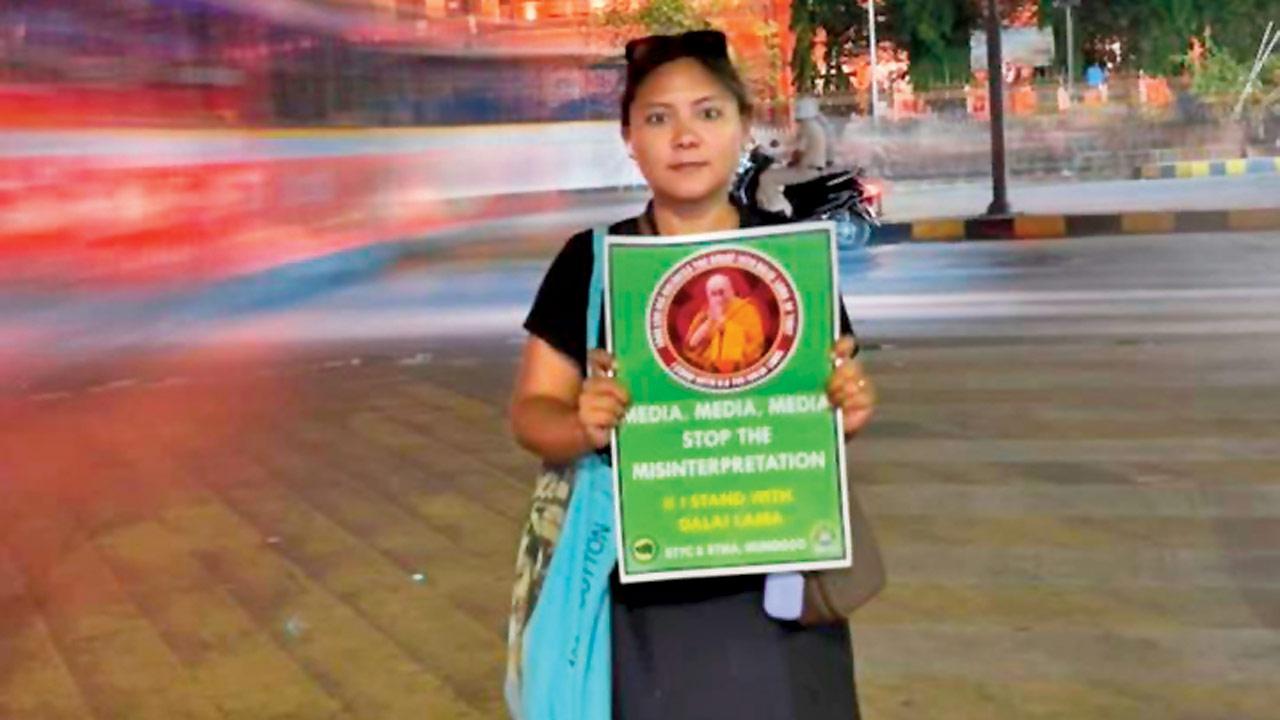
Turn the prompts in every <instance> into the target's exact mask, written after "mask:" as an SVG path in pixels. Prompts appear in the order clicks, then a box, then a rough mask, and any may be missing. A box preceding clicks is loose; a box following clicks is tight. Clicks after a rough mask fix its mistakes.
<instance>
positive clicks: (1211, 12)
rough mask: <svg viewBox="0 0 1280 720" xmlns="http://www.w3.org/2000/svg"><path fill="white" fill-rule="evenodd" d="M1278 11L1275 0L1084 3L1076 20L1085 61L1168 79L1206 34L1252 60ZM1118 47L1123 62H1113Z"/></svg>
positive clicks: (1103, 0)
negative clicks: (1194, 41)
mask: <svg viewBox="0 0 1280 720" xmlns="http://www.w3.org/2000/svg"><path fill="white" fill-rule="evenodd" d="M1277 10H1278V8H1277V6H1276V2H1275V0H1083V2H1082V3H1081V6H1080V8H1079V10H1078V12H1076V14H1075V17H1076V18H1077V30H1078V37H1079V38H1080V40H1081V45H1082V47H1083V49H1084V52H1085V55H1086V59H1088V60H1094V61H1098V60H1110V61H1114V62H1118V63H1119V64H1120V65H1122V66H1124V67H1128V68H1129V69H1131V70H1135V71H1136V70H1145V71H1147V72H1148V73H1152V74H1157V75H1168V74H1171V73H1174V72H1177V71H1180V70H1181V69H1183V61H1184V58H1185V53H1186V50H1187V46H1188V43H1189V42H1190V41H1191V38H1192V37H1196V36H1200V37H1204V35H1205V34H1206V32H1207V33H1208V35H1209V36H1210V39H1211V40H1212V42H1214V43H1215V44H1216V45H1217V46H1218V48H1219V50H1221V51H1223V52H1226V53H1227V54H1229V55H1230V56H1232V57H1235V58H1246V57H1247V58H1253V56H1254V53H1255V52H1256V51H1257V47H1258V42H1259V41H1261V39H1262V28H1264V27H1265V26H1266V23H1267V21H1268V20H1271V19H1275V20H1276V21H1278V22H1280V12H1278V11H1277ZM1059 14H1061V13H1060V12H1059ZM1115 42H1119V44H1120V57H1118V58H1116V57H1110V50H1109V48H1110V46H1111V45H1112V44H1113V43H1115Z"/></svg>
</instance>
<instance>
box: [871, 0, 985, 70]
mask: <svg viewBox="0 0 1280 720" xmlns="http://www.w3.org/2000/svg"><path fill="white" fill-rule="evenodd" d="M886 4H887V5H888V8H887V9H886V11H885V15H886V22H885V26H884V30H885V32H886V35H887V36H888V37H889V38H891V39H892V40H893V41H894V42H895V43H896V44H897V45H899V46H900V47H905V48H906V49H907V50H908V51H909V52H910V53H911V80H912V82H913V83H914V84H915V85H916V87H918V88H927V87H929V86H931V85H938V84H952V83H956V82H963V81H964V80H965V79H967V78H968V76H969V36H970V35H971V34H972V33H973V31H974V30H975V29H976V28H977V27H978V26H979V25H981V23H982V15H981V14H980V12H979V8H978V7H977V5H976V4H975V3H972V2H956V1H955V0H888V2H887V3H886Z"/></svg>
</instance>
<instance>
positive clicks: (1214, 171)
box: [1134, 157, 1280, 180]
mask: <svg viewBox="0 0 1280 720" xmlns="http://www.w3.org/2000/svg"><path fill="white" fill-rule="evenodd" d="M1276 174H1280V157H1256V158H1238V159H1236V160H1191V161H1182V162H1168V163H1151V164H1148V165H1143V166H1142V167H1141V168H1139V169H1138V171H1137V172H1136V173H1134V175H1135V178H1136V179H1138V180H1171V179H1186V178H1200V177H1236V176H1240V175H1276Z"/></svg>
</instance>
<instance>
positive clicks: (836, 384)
mask: <svg viewBox="0 0 1280 720" xmlns="http://www.w3.org/2000/svg"><path fill="white" fill-rule="evenodd" d="M857 347H858V341H857V340H855V339H854V338H853V337H851V336H849V335H846V336H844V337H842V338H840V341H839V342H837V343H836V347H835V350H834V351H833V352H832V356H833V360H834V362H835V366H836V367H835V369H834V370H832V371H831V378H830V379H829V380H828V381H827V400H828V401H829V402H830V403H831V406H832V407H834V408H837V409H839V410H840V414H841V415H842V416H843V417H844V434H845V437H846V438H849V437H853V436H854V435H855V434H857V432H858V431H859V430H861V429H862V428H863V427H864V426H865V425H866V424H867V423H868V422H869V421H870V420H871V415H872V414H873V413H874V412H875V405H876V392H875V387H874V386H873V385H872V384H871V379H870V378H868V377H867V374H866V372H864V371H863V368H862V363H860V362H858V361H857V360H855V359H853V354H854V351H855V350H856V349H857Z"/></svg>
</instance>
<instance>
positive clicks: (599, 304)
mask: <svg viewBox="0 0 1280 720" xmlns="http://www.w3.org/2000/svg"><path fill="white" fill-rule="evenodd" d="M608 233H609V229H608V228H606V227H603V226H598V227H594V228H591V257H592V265H591V284H590V286H588V288H587V352H588V353H590V352H591V351H592V350H594V349H595V348H596V346H598V345H599V344H600V317H601V315H602V314H603V313H604V239H605V236H606V235H608Z"/></svg>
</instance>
